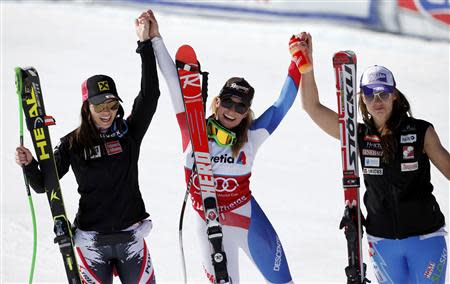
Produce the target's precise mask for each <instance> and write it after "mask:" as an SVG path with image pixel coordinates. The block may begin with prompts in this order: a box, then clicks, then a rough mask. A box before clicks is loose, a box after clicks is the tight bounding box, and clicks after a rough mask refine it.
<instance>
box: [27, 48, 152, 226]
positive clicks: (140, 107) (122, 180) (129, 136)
mask: <svg viewBox="0 0 450 284" xmlns="http://www.w3.org/2000/svg"><path fill="white" fill-rule="evenodd" d="M136 52H137V53H139V54H140V55H141V59H142V77H141V91H140V92H139V95H138V96H137V97H136V98H135V100H134V104H133V109H132V111H131V115H130V116H129V117H128V118H127V119H126V120H123V119H121V118H118V119H116V121H115V122H114V123H113V126H111V128H110V130H109V133H106V134H105V135H103V136H102V142H103V143H102V144H101V145H98V146H97V147H96V150H97V151H96V152H95V153H94V152H92V151H90V152H89V151H85V155H80V154H79V153H76V152H75V151H72V150H71V148H70V139H71V135H73V133H74V132H71V133H69V134H68V135H66V136H65V137H63V138H62V139H61V142H60V144H59V145H58V146H57V147H56V149H55V151H54V156H55V162H56V167H57V169H58V175H59V177H60V178H62V177H63V176H64V175H65V174H66V173H67V172H68V170H69V166H71V167H72V171H73V172H74V174H75V178H76V180H77V183H78V192H79V193H80V195H81V197H80V201H79V208H78V213H77V216H76V218H75V225H76V226H77V227H78V228H80V229H82V230H87V231H97V232H102V233H110V232H115V231H119V230H122V229H124V228H126V227H129V226H130V225H132V224H134V223H136V222H138V221H140V220H143V219H145V218H147V217H148V216H149V214H148V213H147V212H146V210H145V206H144V201H143V200H142V196H141V193H140V190H139V185H138V159H139V151H140V146H141V142H142V139H143V137H144V135H145V133H146V131H147V129H148V127H149V125H150V121H151V120H152V117H153V114H154V113H155V111H156V106H157V102H158V98H159V95H160V93H159V83H158V75H157V71H156V61H155V55H154V53H153V48H152V44H151V41H150V40H148V41H145V42H138V48H137V50H136ZM26 173H27V176H28V178H29V180H30V184H31V186H32V187H33V189H34V190H35V191H36V192H44V188H43V180H42V174H41V172H40V171H39V168H38V163H37V162H36V161H33V162H32V163H31V164H30V165H28V166H27V167H26Z"/></svg>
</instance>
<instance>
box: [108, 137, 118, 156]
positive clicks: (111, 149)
mask: <svg viewBox="0 0 450 284" xmlns="http://www.w3.org/2000/svg"><path fill="white" fill-rule="evenodd" d="M105 148H106V153H108V155H110V156H111V155H114V154H118V153H122V146H121V145H120V142H119V141H118V140H115V141H109V142H106V143H105Z"/></svg>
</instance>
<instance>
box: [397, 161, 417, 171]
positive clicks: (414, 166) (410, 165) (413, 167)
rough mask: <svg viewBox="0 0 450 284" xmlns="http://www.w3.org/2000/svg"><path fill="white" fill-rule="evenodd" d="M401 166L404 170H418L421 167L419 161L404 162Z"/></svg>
mask: <svg viewBox="0 0 450 284" xmlns="http://www.w3.org/2000/svg"><path fill="white" fill-rule="evenodd" d="M401 167H402V172H411V171H416V170H417V169H419V163H418V162H414V163H402V164H401Z"/></svg>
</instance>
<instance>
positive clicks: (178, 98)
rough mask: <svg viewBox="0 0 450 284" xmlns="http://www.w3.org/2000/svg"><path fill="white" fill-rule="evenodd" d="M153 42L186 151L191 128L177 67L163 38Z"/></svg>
mask: <svg viewBox="0 0 450 284" xmlns="http://www.w3.org/2000/svg"><path fill="white" fill-rule="evenodd" d="M152 42H153V48H154V50H155V55H156V59H157V62H158V66H159V69H160V70H161V73H162V74H163V77H164V79H165V80H166V83H167V87H168V89H169V93H170V99H171V101H172V106H173V108H174V110H175V114H176V117H177V121H178V125H179V126H180V130H181V139H182V143H183V151H185V150H186V147H187V145H188V144H189V129H188V126H187V121H186V113H185V109H184V103H183V96H182V94H181V88H180V81H179V79H178V72H177V68H176V66H175V63H174V62H173V60H172V58H171V57H170V54H169V52H168V51H167V48H166V46H165V45H164V41H163V40H162V38H161V37H157V38H155V39H153V40H152Z"/></svg>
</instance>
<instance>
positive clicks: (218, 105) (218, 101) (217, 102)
mask: <svg viewBox="0 0 450 284" xmlns="http://www.w3.org/2000/svg"><path fill="white" fill-rule="evenodd" d="M214 104H215V107H216V109H218V108H219V107H220V98H219V97H215V101H214Z"/></svg>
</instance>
